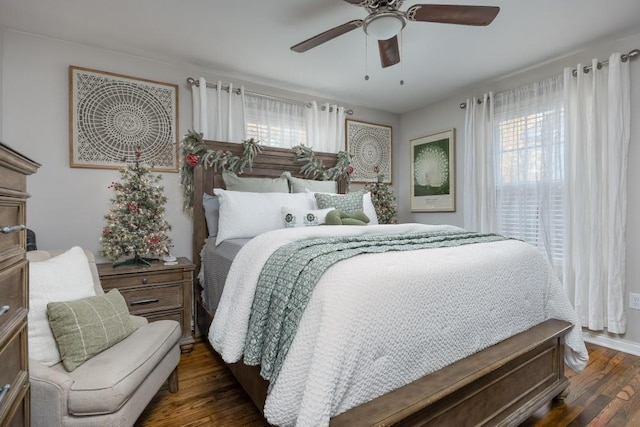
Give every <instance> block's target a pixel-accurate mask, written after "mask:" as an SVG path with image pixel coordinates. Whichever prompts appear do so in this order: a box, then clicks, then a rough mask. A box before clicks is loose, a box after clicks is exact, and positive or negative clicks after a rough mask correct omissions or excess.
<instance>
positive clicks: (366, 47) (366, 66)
mask: <svg viewBox="0 0 640 427" xmlns="http://www.w3.org/2000/svg"><path fill="white" fill-rule="evenodd" d="M368 71H369V37H367V35H366V34H365V35H364V79H365V80H369V72H368Z"/></svg>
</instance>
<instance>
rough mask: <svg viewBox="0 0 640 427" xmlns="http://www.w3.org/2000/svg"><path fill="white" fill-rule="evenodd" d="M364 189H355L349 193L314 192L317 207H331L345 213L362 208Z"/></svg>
mask: <svg viewBox="0 0 640 427" xmlns="http://www.w3.org/2000/svg"><path fill="white" fill-rule="evenodd" d="M363 197H364V191H355V192H353V193H349V194H326V193H315V198H316V202H317V203H318V208H320V209H326V208H333V209H338V210H341V211H342V212H344V213H346V214H352V213H353V212H355V211H361V210H362V199H363Z"/></svg>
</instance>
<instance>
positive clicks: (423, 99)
mask: <svg viewBox="0 0 640 427" xmlns="http://www.w3.org/2000/svg"><path fill="white" fill-rule="evenodd" d="M437 2H438V3H448V4H472V5H490V6H499V7H500V8H501V10H500V13H499V14H498V16H497V17H496V19H495V21H494V22H493V23H492V24H491V25H489V26H487V27H469V26H460V25H446V24H433V23H421V22H408V23H407V26H406V27H405V29H404V30H403V32H402V36H401V57H402V61H401V62H400V64H398V65H396V66H393V67H389V68H386V69H382V68H381V67H380V61H379V57H378V52H377V43H376V42H375V40H374V41H369V43H368V49H367V48H366V42H365V36H364V33H363V31H362V29H356V30H354V31H352V32H350V33H347V34H345V35H342V36H340V37H339V38H337V39H334V40H332V41H329V42H327V43H325V44H323V45H321V46H319V47H316V48H314V49H311V50H310V51H308V52H306V53H295V52H292V51H291V50H289V47H290V46H292V45H294V44H296V43H297V42H300V41H302V40H305V39H307V38H309V37H311V36H314V35H316V34H318V33H320V32H323V31H325V30H327V29H329V28H333V27H336V26H338V25H340V24H343V23H345V22H347V21H350V20H352V19H362V18H364V17H365V16H366V11H365V9H364V8H361V7H358V6H354V5H351V4H348V3H346V2H344V1H342V0H268V1H266V0H230V1H223V0H54V1H52V0H0V26H3V27H8V28H11V29H16V30H21V31H26V32H29V33H34V34H41V35H45V36H49V37H54V38H58V39H63V40H68V41H76V42H80V43H84V44H89V45H92V46H97V47H102V48H106V49H111V50H115V51H119V52H124V53H130V54H134V55H140V56H145V57H149V58H154V59H159V60H168V61H171V62H179V63H182V62H186V63H190V64H194V65H197V66H200V67H203V68H205V69H208V70H211V71H217V72H221V73H224V74H228V75H229V76H236V77H237V78H239V79H243V80H250V81H254V82H257V83H266V84H272V85H276V86H279V87H284V88H289V89H292V90H301V89H302V90H304V91H305V92H307V93H311V94H316V95H318V96H324V97H326V98H333V99H336V100H341V101H344V102H348V103H351V104H356V105H363V106H367V107H370V108H376V109H380V110H384V111H389V112H395V113H403V112H406V111H411V110H414V109H416V108H419V107H422V106H425V105H428V104H429V103H431V102H434V101H436V100H439V99H442V98H443V97H444V96H446V95H447V94H451V93H453V92H455V91H458V90H460V89H462V88H464V87H467V86H470V85H473V84H474V83H476V82H480V81H484V80H487V79H490V78H496V77H500V76H503V75H505V74H508V73H511V72H513V71H516V70H520V69H523V68H526V67H529V66H532V65H535V64H537V63H540V62H543V61H546V60H549V59H552V58H556V57H558V56H561V55H564V54H567V53H570V52H572V51H575V50H578V49H580V48H582V47H584V46H588V45H589V44H592V43H594V42H597V41H602V40H609V39H612V38H615V37H619V36H622V35H626V34H631V33H635V32H638V31H639V30H640V0H487V1H484V0H450V1H446V0H438V1H437ZM418 3H426V2H425V1H410V0H407V1H405V3H404V5H403V6H402V7H401V10H406V9H407V8H408V7H409V6H412V5H414V4H418ZM365 52H368V60H367V61H365ZM365 74H369V76H370V79H369V80H368V81H365V79H364V75H365ZM186 77H187V76H185V78H186ZM193 77H198V76H193ZM400 80H404V81H405V84H404V86H400V83H399V82H400Z"/></svg>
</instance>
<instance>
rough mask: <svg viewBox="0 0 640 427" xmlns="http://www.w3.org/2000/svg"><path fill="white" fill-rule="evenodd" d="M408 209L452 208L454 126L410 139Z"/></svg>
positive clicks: (429, 210)
mask: <svg viewBox="0 0 640 427" xmlns="http://www.w3.org/2000/svg"><path fill="white" fill-rule="evenodd" d="M410 145H411V148H410V149H411V176H410V179H409V181H410V182H411V212H455V210H456V188H455V163H456V162H455V129H449V130H446V131H442V132H438V133H434V134H432V135H427V136H422V137H419V138H415V139H412V140H411V141H410Z"/></svg>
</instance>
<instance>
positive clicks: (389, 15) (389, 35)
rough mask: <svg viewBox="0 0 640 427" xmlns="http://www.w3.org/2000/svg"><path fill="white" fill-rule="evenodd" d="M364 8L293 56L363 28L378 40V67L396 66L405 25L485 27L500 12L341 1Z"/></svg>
mask: <svg viewBox="0 0 640 427" xmlns="http://www.w3.org/2000/svg"><path fill="white" fill-rule="evenodd" d="M344 1H346V2H347V3H350V4H353V5H355V6H361V7H364V8H365V9H366V10H367V12H369V15H367V17H366V18H364V19H355V20H353V21H349V22H347V23H346V24H342V25H339V26H337V27H335V28H332V29H330V30H327V31H325V32H323V33H320V34H318V35H316V36H313V37H311V38H310V39H307V40H305V41H303V42H300V43H298V44H296V45H294V46H292V47H291V50H293V51H294V52H306V51H308V50H309V49H312V48H314V47H316V46H319V45H321V44H322V43H325V42H328V41H329V40H332V39H334V38H336V37H338V36H341V35H343V34H346V33H348V32H349V31H351V30H355V29H356V28H360V27H363V28H364V32H365V33H366V34H367V35H370V36H372V37H375V38H376V39H377V40H378V49H379V50H380V61H381V62H382V67H383V68H385V67H389V66H391V65H395V64H397V63H398V62H400V49H399V48H398V33H400V31H402V29H403V28H404V26H405V25H406V23H407V21H418V22H438V23H442V24H459V25H476V26H483V25H489V24H490V23H491V22H492V21H493V19H494V18H495V17H496V15H497V14H498V12H500V8H499V7H496V6H463V5H448V4H416V5H414V6H411V7H410V8H409V9H407V11H406V12H402V11H400V10H398V9H399V8H400V7H401V6H402V3H404V0H344Z"/></svg>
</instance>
